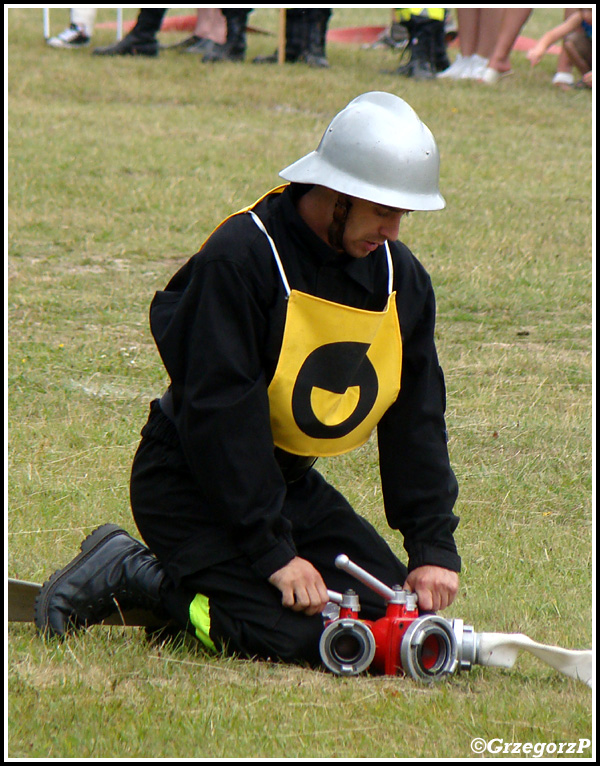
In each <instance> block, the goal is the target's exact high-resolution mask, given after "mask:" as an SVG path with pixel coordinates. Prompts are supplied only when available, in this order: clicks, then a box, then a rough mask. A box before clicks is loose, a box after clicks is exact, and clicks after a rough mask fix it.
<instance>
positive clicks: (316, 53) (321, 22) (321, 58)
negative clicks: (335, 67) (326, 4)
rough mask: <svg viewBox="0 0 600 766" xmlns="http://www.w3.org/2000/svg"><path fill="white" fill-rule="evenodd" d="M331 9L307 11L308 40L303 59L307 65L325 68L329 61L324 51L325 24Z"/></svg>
mask: <svg viewBox="0 0 600 766" xmlns="http://www.w3.org/2000/svg"><path fill="white" fill-rule="evenodd" d="M330 16H331V11H330V9H329V8H325V9H323V10H320V9H314V10H310V11H308V40H307V46H306V53H305V54H304V60H305V61H306V63H307V64H308V65H309V66H312V67H318V68H320V69H327V68H328V67H329V62H328V61H327V55H326V53H325V46H326V41H327V25H328V24H329V17H330Z"/></svg>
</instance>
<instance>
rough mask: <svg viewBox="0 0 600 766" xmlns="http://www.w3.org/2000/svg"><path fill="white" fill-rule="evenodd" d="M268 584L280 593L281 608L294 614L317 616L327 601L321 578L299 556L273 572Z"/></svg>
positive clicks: (324, 586)
mask: <svg viewBox="0 0 600 766" xmlns="http://www.w3.org/2000/svg"><path fill="white" fill-rule="evenodd" d="M269 582H270V583H271V585H274V586H275V587H276V588H278V589H279V590H280V591H281V594H282V597H281V603H282V604H283V606H285V607H288V608H290V609H293V610H294V611H295V612H305V613H306V614H307V615H309V616H310V615H313V614H318V613H320V612H322V611H323V609H324V608H325V606H326V604H327V602H328V601H329V598H328V596H327V586H326V585H325V583H324V582H323V578H322V577H321V575H320V574H319V572H318V571H317V570H316V569H315V568H314V566H313V565H312V564H311V563H310V561H307V560H306V559H302V558H300V557H299V556H296V557H295V558H293V559H292V560H291V561H290V562H288V563H287V564H286V565H285V566H284V567H281V569H278V570H277V571H276V572H273V574H272V575H271V576H270V577H269Z"/></svg>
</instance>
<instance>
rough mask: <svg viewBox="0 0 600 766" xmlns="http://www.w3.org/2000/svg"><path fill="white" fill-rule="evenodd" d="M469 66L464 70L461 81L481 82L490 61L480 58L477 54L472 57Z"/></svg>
mask: <svg viewBox="0 0 600 766" xmlns="http://www.w3.org/2000/svg"><path fill="white" fill-rule="evenodd" d="M470 59H471V60H470V61H469V66H468V67H467V68H466V69H465V70H464V72H463V74H462V76H461V79H463V80H480V79H481V78H482V77H483V73H484V72H485V70H486V69H487V65H488V59H484V58H483V56H479V55H478V54H477V53H475V54H473V55H472V56H470Z"/></svg>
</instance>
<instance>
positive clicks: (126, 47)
mask: <svg viewBox="0 0 600 766" xmlns="http://www.w3.org/2000/svg"><path fill="white" fill-rule="evenodd" d="M167 10H168V9H167V8H142V9H141V10H140V12H139V14H138V17H137V21H136V23H135V26H134V27H133V29H132V30H131V31H130V32H129V33H128V34H126V35H125V37H124V38H123V39H122V40H119V42H118V43H115V44H114V45H108V46H106V47H105V48H95V49H94V50H93V51H92V54H93V55H94V56H158V51H159V44H158V40H157V39H156V35H157V33H158V31H159V30H160V27H161V24H162V21H163V18H164V16H165V13H166V12H167Z"/></svg>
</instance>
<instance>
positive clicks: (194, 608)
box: [190, 593, 217, 652]
mask: <svg viewBox="0 0 600 766" xmlns="http://www.w3.org/2000/svg"><path fill="white" fill-rule="evenodd" d="M190 622H191V623H192V625H193V626H194V628H195V629H196V638H197V639H198V640H199V641H201V642H202V643H203V644H204V646H205V647H206V648H207V649H210V650H211V651H213V652H216V651H217V648H216V646H215V645H214V644H213V642H212V639H211V637H210V607H209V603H208V598H207V597H206V596H203V595H202V594H201V593H197V594H196V596H195V597H194V600H193V601H192V603H191V604H190Z"/></svg>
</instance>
